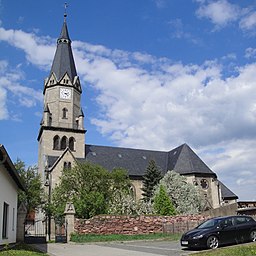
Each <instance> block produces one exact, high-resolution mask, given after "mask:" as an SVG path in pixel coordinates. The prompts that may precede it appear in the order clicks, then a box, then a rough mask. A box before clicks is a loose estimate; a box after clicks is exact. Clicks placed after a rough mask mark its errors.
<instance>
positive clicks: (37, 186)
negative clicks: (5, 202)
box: [14, 159, 45, 212]
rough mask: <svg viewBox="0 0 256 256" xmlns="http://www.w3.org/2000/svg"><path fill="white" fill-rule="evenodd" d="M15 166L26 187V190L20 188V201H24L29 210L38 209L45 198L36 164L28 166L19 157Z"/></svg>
mask: <svg viewBox="0 0 256 256" xmlns="http://www.w3.org/2000/svg"><path fill="white" fill-rule="evenodd" d="M14 166H15V168H16V170H17V171H18V173H19V175H20V178H21V181H22V183H23V184H24V187H25V191H22V190H20V191H19V193H18V203H19V204H20V203H21V202H24V203H25V205H26V207H27V212H30V211H32V210H36V209H37V208H39V207H40V206H41V205H42V204H43V202H44V199H45V194H44V189H43V186H42V183H41V178H40V175H39V174H38V168H37V167H36V166H29V167H28V168H26V166H25V163H24V162H23V161H21V160H20V159H17V161H16V162H15V163H14Z"/></svg>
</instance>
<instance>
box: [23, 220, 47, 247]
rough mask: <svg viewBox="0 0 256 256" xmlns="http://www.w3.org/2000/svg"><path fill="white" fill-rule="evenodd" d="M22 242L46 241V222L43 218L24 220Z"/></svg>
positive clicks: (39, 242) (38, 242) (40, 242)
mask: <svg viewBox="0 0 256 256" xmlns="http://www.w3.org/2000/svg"><path fill="white" fill-rule="evenodd" d="M24 242H25V243H27V244H42V243H46V222H45V219H44V220H30V219H29V220H28V219H27V220H25V223H24Z"/></svg>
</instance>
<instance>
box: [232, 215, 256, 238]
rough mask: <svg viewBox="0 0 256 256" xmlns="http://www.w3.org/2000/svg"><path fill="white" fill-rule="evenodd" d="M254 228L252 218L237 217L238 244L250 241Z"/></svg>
mask: <svg viewBox="0 0 256 256" xmlns="http://www.w3.org/2000/svg"><path fill="white" fill-rule="evenodd" d="M252 226H253V220H252V218H250V217H247V216H237V217H235V227H236V230H237V239H238V242H245V241H247V240H248V239H249V236H250V231H251V228H252Z"/></svg>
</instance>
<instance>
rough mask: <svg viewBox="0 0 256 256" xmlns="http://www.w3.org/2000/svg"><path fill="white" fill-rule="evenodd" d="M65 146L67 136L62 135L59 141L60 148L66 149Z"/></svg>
mask: <svg viewBox="0 0 256 256" xmlns="http://www.w3.org/2000/svg"><path fill="white" fill-rule="evenodd" d="M66 147H67V137H66V136H63V137H62V139H61V142H60V149H66Z"/></svg>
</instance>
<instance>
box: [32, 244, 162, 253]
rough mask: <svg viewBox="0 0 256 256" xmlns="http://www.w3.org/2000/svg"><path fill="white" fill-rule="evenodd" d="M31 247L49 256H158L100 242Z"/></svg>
mask: <svg viewBox="0 0 256 256" xmlns="http://www.w3.org/2000/svg"><path fill="white" fill-rule="evenodd" d="M33 247H35V248H37V249H39V250H40V251H42V252H45V253H47V254H48V255H50V256H99V255H104V256H138V255H140V256H159V254H152V253H146V252H136V251H131V250H124V249H117V248H111V247H106V246H104V245H100V244H99V245H97V244H75V243H67V244H62V243H48V244H35V245H33Z"/></svg>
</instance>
